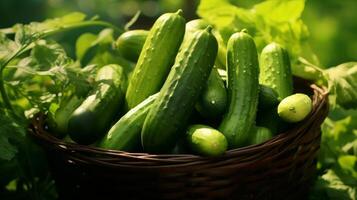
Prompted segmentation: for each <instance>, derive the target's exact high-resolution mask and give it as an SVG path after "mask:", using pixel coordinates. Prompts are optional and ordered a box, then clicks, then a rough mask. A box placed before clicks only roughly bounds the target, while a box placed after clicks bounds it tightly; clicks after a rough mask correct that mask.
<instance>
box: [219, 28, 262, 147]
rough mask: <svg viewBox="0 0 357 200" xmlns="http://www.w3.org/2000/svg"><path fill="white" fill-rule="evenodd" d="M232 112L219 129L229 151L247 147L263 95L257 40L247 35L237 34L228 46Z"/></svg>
mask: <svg viewBox="0 0 357 200" xmlns="http://www.w3.org/2000/svg"><path fill="white" fill-rule="evenodd" d="M227 49H228V51H227V75H228V82H227V84H228V105H229V107H228V111H227V113H226V114H225V116H224V117H223V120H222V122H221V124H220V126H219V128H218V129H219V130H220V131H221V132H222V133H223V134H224V135H225V136H226V138H227V141H228V144H229V148H237V147H242V146H244V145H246V144H247V143H248V142H249V141H248V139H249V137H250V134H249V131H250V129H251V127H252V126H253V125H254V124H255V117H256V112H257V105H258V95H259V82H258V77H259V64H258V55H257V50H256V46H255V43H254V41H253V38H252V37H251V36H250V35H249V34H248V33H246V32H244V31H242V32H238V33H235V34H233V35H232V36H231V37H230V39H229V40H228V47H227Z"/></svg>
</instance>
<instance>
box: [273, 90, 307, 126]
mask: <svg viewBox="0 0 357 200" xmlns="http://www.w3.org/2000/svg"><path fill="white" fill-rule="evenodd" d="M311 110H312V102H311V99H310V97H309V96H307V95H306V94H302V93H296V94H293V95H290V96H288V97H286V98H284V99H283V100H282V101H281V102H280V103H279V105H278V114H279V117H280V118H281V119H283V120H284V121H286V122H291V123H295V122H299V121H302V120H303V119H305V117H306V116H307V115H308V114H310V112H311Z"/></svg>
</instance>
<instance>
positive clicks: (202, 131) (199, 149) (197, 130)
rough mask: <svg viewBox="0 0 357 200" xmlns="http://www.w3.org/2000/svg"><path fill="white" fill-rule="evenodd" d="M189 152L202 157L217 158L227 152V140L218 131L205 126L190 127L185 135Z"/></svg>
mask: <svg viewBox="0 0 357 200" xmlns="http://www.w3.org/2000/svg"><path fill="white" fill-rule="evenodd" d="M186 141H187V143H188V146H189V147H190V149H191V151H192V152H193V153H195V154H198V155H202V156H219V155H222V154H224V153H225V152H226V150H227V140H226V137H224V135H223V134H222V133H221V132H219V131H218V130H216V129H214V128H212V127H209V126H205V125H200V124H197V125H192V126H190V127H189V128H188V131H187V133H186Z"/></svg>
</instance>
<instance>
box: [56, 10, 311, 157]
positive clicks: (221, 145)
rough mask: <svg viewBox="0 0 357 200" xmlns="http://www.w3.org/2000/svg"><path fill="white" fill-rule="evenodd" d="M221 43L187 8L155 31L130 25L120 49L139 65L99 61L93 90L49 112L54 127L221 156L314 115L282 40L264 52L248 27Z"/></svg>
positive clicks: (98, 140)
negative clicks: (296, 87) (188, 16)
mask: <svg viewBox="0 0 357 200" xmlns="http://www.w3.org/2000/svg"><path fill="white" fill-rule="evenodd" d="M221 43H222V39H221V37H220V35H219V33H218V32H217V31H215V30H214V29H213V27H212V26H211V25H209V24H208V23H207V22H205V21H204V20H201V19H197V20H193V21H190V22H188V23H186V21H185V19H184V18H183V17H182V11H181V10H179V11H177V12H176V13H166V14H163V15H161V16H160V17H159V18H158V19H157V20H156V22H155V23H154V25H153V26H152V27H151V29H150V30H130V31H127V32H125V33H123V34H122V35H120V36H119V38H118V39H117V41H116V43H115V48H116V50H117V51H118V52H119V54H120V55H121V56H122V57H123V58H125V59H127V60H130V61H132V62H135V63H136V66H135V68H134V69H133V71H132V72H130V73H127V72H125V71H124V70H125V69H124V68H123V67H122V66H120V65H118V64H115V63H114V64H110V65H106V66H102V67H101V68H100V69H99V70H98V71H97V75H96V78H95V81H94V82H95V85H94V86H93V90H92V91H91V92H90V93H89V95H88V96H87V97H85V98H79V97H76V96H74V97H73V98H71V99H70V100H69V101H68V102H66V103H65V104H64V105H61V108H60V109H58V110H57V112H56V113H55V114H54V116H52V117H51V119H53V123H52V124H55V125H54V126H51V127H50V128H51V131H52V132H53V133H56V134H57V135H61V136H64V135H66V134H68V135H69V137H70V139H71V140H73V141H74V142H76V143H78V144H84V145H95V146H98V147H101V148H105V149H113V150H122V151H128V152H148V153H155V154H156V153H175V154H177V153H190V154H191V153H192V154H197V155H202V156H219V155H221V154H224V153H225V152H226V151H227V150H228V149H234V148H239V147H243V146H247V145H252V144H259V143H262V142H264V141H267V140H269V139H270V138H272V137H273V136H274V135H276V134H278V133H280V132H281V131H283V130H286V129H288V128H289V127H290V126H291V124H292V123H296V122H299V121H302V120H303V119H304V118H306V116H307V115H309V113H310V112H311V110H312V102H311V99H310V97H309V96H307V95H306V94H301V93H298V94H293V80H292V74H291V69H290V61H289V56H288V53H287V51H286V50H285V49H284V48H283V47H282V46H280V45H279V44H277V43H271V44H268V45H267V46H266V47H265V48H264V49H263V50H262V52H261V53H260V56H259V57H258V52H257V49H256V46H255V43H254V40H253V38H252V37H251V36H250V35H249V34H248V32H247V31H246V30H242V31H240V32H237V33H234V34H233V35H232V36H231V37H230V38H229V40H228V43H227V45H226V46H225V45H219V44H221ZM58 133H59V134H58Z"/></svg>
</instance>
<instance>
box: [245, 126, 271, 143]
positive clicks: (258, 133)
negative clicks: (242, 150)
mask: <svg viewBox="0 0 357 200" xmlns="http://www.w3.org/2000/svg"><path fill="white" fill-rule="evenodd" d="M252 135H253V136H252V137H251V142H250V143H251V144H260V143H263V142H265V141H267V140H269V139H271V138H272V137H273V134H272V132H271V131H270V129H268V128H266V127H260V126H257V127H255V129H254V131H253V133H252Z"/></svg>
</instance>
